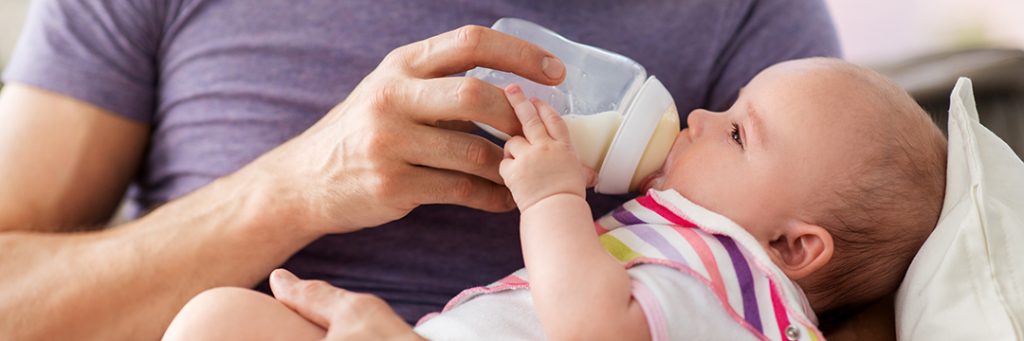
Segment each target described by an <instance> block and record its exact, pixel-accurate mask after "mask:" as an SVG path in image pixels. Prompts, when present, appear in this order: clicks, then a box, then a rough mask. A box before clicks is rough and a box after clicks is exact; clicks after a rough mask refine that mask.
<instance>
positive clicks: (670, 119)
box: [562, 106, 679, 190]
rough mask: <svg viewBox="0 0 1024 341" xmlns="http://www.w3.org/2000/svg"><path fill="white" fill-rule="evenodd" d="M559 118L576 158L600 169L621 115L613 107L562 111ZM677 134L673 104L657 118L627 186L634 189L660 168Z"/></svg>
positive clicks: (677, 125) (676, 117)
mask: <svg viewBox="0 0 1024 341" xmlns="http://www.w3.org/2000/svg"><path fill="white" fill-rule="evenodd" d="M562 119H564V120H565V124H566V126H568V127H569V137H570V139H571V140H572V145H573V147H574V148H575V149H576V154H577V155H579V158H580V161H581V162H582V163H583V164H584V165H586V166H587V167H590V168H592V169H594V170H595V171H596V170H598V169H600V168H601V165H602V164H603V163H604V157H605V154H607V152H608V146H609V145H610V144H611V142H612V139H613V138H614V137H615V133H616V132H617V130H618V129H619V126H620V125H621V124H622V115H621V114H619V113H618V112H616V111H605V112H601V113H597V114H591V115H576V114H572V115H565V116H562ZM678 134H679V113H678V112H677V111H676V108H675V107H674V106H673V107H671V108H669V110H667V111H665V113H664V114H662V116H661V119H660V121H658V125H657V127H656V128H655V129H654V134H653V135H652V136H651V139H650V141H649V142H648V144H647V149H645V150H644V153H643V156H641V157H640V163H639V164H638V165H637V168H636V173H634V174H633V178H632V180H631V181H630V185H629V188H630V190H637V189H638V188H637V187H639V185H640V182H641V181H643V180H644V179H645V178H647V176H649V175H651V174H653V173H654V172H656V171H658V169H661V165H662V164H663V163H665V159H666V158H668V152H669V150H670V149H671V148H672V143H673V142H675V139H676V135H678Z"/></svg>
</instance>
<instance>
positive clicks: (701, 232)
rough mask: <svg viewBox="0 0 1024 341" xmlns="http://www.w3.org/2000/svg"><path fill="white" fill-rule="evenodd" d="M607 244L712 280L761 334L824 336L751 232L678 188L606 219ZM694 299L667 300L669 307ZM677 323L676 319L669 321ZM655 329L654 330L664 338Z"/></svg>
mask: <svg viewBox="0 0 1024 341" xmlns="http://www.w3.org/2000/svg"><path fill="white" fill-rule="evenodd" d="M594 225H595V226H594V227H595V229H596V230H597V233H598V235H600V237H599V240H600V242H601V244H602V245H603V246H604V247H605V249H606V250H608V252H609V253H611V254H612V255H613V256H614V257H615V258H617V259H618V260H619V261H620V262H622V263H623V265H624V266H625V267H627V268H629V267H632V266H635V265H638V264H659V265H664V266H668V267H671V268H673V269H676V270H678V271H681V272H683V273H686V274H689V275H691V276H693V277H694V278H696V279H697V280H698V281H700V282H702V283H704V284H705V285H707V286H708V288H709V289H710V290H711V292H712V293H714V296H715V297H717V298H718V300H719V301H720V302H721V303H722V307H723V308H724V309H725V310H726V312H727V313H728V314H729V316H731V317H732V318H733V320H735V321H736V323H738V324H739V325H740V326H742V327H743V328H746V329H747V330H749V331H750V332H752V333H753V334H754V335H755V336H756V337H758V338H759V339H761V340H780V341H781V340H823V339H824V337H823V336H822V334H821V332H820V331H819V330H818V329H817V327H815V325H816V321H815V317H814V312H813V311H812V310H811V308H810V306H809V304H808V303H807V300H806V298H805V297H804V295H803V292H802V291H801V290H800V289H799V288H798V287H797V286H796V284H795V283H793V282H792V281H790V280H789V278H787V277H786V276H785V275H784V274H783V273H782V271H781V270H780V269H778V267H776V266H775V264H774V263H772V262H771V260H770V258H768V255H767V253H766V252H765V250H764V249H763V248H762V247H761V246H760V244H759V243H757V241H756V240H754V237H753V236H751V235H750V234H749V233H748V232H747V231H746V230H744V229H743V228H741V227H739V226H738V225H736V224H735V223H733V222H732V221H730V220H729V219H727V218H725V217H723V216H721V215H719V214H716V213H714V212H711V211H709V210H707V209H704V208H703V207H700V206H697V205H696V204H694V203H693V202H691V201H689V200H687V199H686V198H684V197H683V196H682V195H680V194H679V193H678V192H676V191H674V190H665V191H656V190H651V191H650V192H648V194H647V195H644V196H641V197H638V198H636V199H633V200H631V201H629V202H627V203H625V204H623V205H622V206H621V207H619V208H617V209H615V210H614V211H612V212H611V213H609V214H608V215H606V216H604V217H602V218H601V219H598V220H597V221H596V222H595V224H594ZM525 288H529V282H528V280H527V276H526V273H525V271H524V270H520V271H517V272H516V273H513V274H512V275H509V276H507V277H505V278H503V279H501V280H499V281H497V282H495V283H492V284H490V285H488V286H485V287H478V288H472V289H467V290H465V291H463V292H462V293H460V294H459V295H458V296H456V297H455V298H453V299H452V300H451V301H450V302H449V303H448V305H446V306H445V309H444V310H448V309H451V308H452V307H454V306H456V305H458V304H460V303H461V302H465V301H466V300H469V299H471V298H473V297H475V296H477V295H482V294H487V293H493V292H500V291H506V290H516V289H525ZM673 304H687V302H661V305H662V308H663V309H671V307H672V305H673ZM664 323H668V324H671V323H672V321H664ZM659 334H662V335H663V333H658V332H657V331H653V330H652V335H654V336H657V335H659Z"/></svg>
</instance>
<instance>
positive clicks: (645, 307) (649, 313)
mask: <svg viewBox="0 0 1024 341" xmlns="http://www.w3.org/2000/svg"><path fill="white" fill-rule="evenodd" d="M633 299H635V300H636V302H637V303H638V304H640V310H642V311H643V312H644V317H645V318H646V319H647V329H649V330H650V332H651V340H653V341H661V340H670V339H669V335H668V323H666V322H665V315H664V314H663V313H662V312H663V311H664V310H663V309H662V307H661V302H658V298H657V297H655V296H654V294H653V293H652V292H651V289H648V288H647V286H646V285H644V284H643V283H641V282H638V281H633Z"/></svg>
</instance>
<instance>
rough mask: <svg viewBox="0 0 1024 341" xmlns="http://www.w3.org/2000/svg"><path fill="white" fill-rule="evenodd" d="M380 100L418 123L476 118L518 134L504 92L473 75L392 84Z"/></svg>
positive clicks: (474, 119) (434, 123)
mask: <svg viewBox="0 0 1024 341" xmlns="http://www.w3.org/2000/svg"><path fill="white" fill-rule="evenodd" d="M390 86H391V87H392V89H391V90H386V91H383V95H381V96H380V97H386V96H390V97H393V98H379V99H378V101H383V102H388V103H389V104H388V105H389V106H392V108H387V109H391V110H395V111H398V112H402V113H405V114H407V115H409V117H411V118H412V119H414V120H416V121H417V122H420V123H423V124H429V125H435V126H438V125H440V124H441V122H446V121H476V122H480V123H484V124H487V125H489V126H492V127H494V128H495V129H498V130H501V131H503V132H505V133H508V134H509V135H518V134H519V133H520V132H521V130H520V128H519V119H518V118H516V115H515V112H513V110H512V105H511V104H509V102H508V99H506V98H505V94H504V92H503V91H502V90H501V88H498V87H496V86H494V85H491V84H490V83H487V82H484V81H482V80H479V79H476V78H472V77H446V78H433V79H427V80H412V81H406V82H399V83H395V84H392V85H390Z"/></svg>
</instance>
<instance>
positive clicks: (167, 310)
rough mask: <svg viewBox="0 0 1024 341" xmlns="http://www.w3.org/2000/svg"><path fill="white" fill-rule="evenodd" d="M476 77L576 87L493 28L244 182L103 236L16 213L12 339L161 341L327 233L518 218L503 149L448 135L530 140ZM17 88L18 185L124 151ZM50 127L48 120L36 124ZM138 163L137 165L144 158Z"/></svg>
mask: <svg viewBox="0 0 1024 341" xmlns="http://www.w3.org/2000/svg"><path fill="white" fill-rule="evenodd" d="M510 51H513V52H511V53H510ZM21 65H23V66H25V67H28V68H32V67H38V65H33V64H21ZM476 66H484V67H489V68H494V69H498V70H503V71H507V72H512V73H516V74H519V75H521V76H523V77H527V78H529V79H531V80H533V81H536V82H539V83H543V84H548V85H554V84H557V83H559V82H561V81H562V79H563V78H564V77H565V68H564V66H563V65H562V64H561V62H559V61H558V60H557V59H556V58H555V57H554V56H553V55H551V54H550V53H548V52H547V51H544V50H542V49H540V48H539V47H537V46H535V45H532V44H529V43H527V42H525V41H523V40H521V39H517V38H514V37H512V36H509V35H506V34H502V33H499V32H497V31H494V30H490V29H487V28H483V27H479V26H466V27H463V28H460V29H456V30H453V31H450V32H446V33H443V34H440V35H438V36H435V37H431V38H429V39H427V40H424V41H420V42H416V43H412V44H409V45H406V46H403V47H401V48H398V49H396V50H394V51H392V52H391V53H390V54H389V55H388V56H387V57H385V58H384V61H383V62H382V63H381V64H380V65H379V66H378V68H377V69H376V70H374V71H373V72H371V73H370V75H368V76H367V77H366V78H364V79H363V80H362V82H360V83H359V85H358V86H356V88H355V89H354V90H353V91H352V93H351V94H350V95H349V97H348V98H346V99H345V101H343V102H342V103H340V104H338V105H337V106H336V107H335V108H334V109H332V110H331V111H330V112H328V113H327V114H326V115H325V116H324V117H323V118H322V119H321V120H320V121H318V122H317V123H316V124H314V125H313V126H312V127H311V128H309V129H308V130H306V131H305V132H303V133H302V134H300V135H299V136H297V137H295V138H293V139H292V140H290V141H288V142H286V143H284V144H283V145H281V146H278V147H277V148H275V149H273V150H271V151H269V152H267V153H266V154H264V155H262V156H260V157H259V158H257V159H256V160H255V161H253V162H252V163H250V164H248V165H246V166H245V167H243V168H242V169H240V170H239V171H237V172H236V173H234V174H231V175H228V176H226V177H223V178H220V179H218V180H216V181H214V182H213V183H212V184H210V185H207V186H206V187H203V188H201V189H200V190H198V191H196V192H194V193H192V194H190V195H187V196H185V197H183V198H179V199H176V200H175V201H173V202H170V203H168V204H165V205H163V206H161V207H160V208H159V209H157V210H155V211H154V212H152V213H150V214H148V215H147V216H145V217H143V218H142V219H140V220H138V221H135V222H132V223H129V224H126V225H124V226H119V227H115V228H112V229H109V230H104V231H98V232H88V233H78V234H44V233H40V232H28V231H43V230H56V229H50V228H46V227H40V225H37V224H45V223H49V222H52V221H59V222H61V223H65V224H73V223H89V221H86V220H85V219H84V218H83V220H82V221H70V220H65V219H70V218H67V217H71V215H65V214H63V213H62V212H63V211H62V210H63V208H62V207H59V205H56V204H45V205H38V206H40V207H47V208H48V211H46V210H44V211H33V212H29V213H17V214H14V213H9V212H8V213H5V214H10V217H11V218H5V220H3V221H0V224H3V226H4V227H3V229H2V230H0V231H7V232H0V269H4V270H5V271H7V272H6V273H4V275H5V276H3V277H0V335H5V336H7V335H12V336H14V338H15V339H23V338H45V339H64V338H74V339H80V338H103V339H126V338H128V339H138V338H153V337H156V336H157V335H159V333H160V332H161V331H162V329H163V328H164V327H165V326H166V324H167V323H168V322H169V321H170V319H171V317H172V316H173V314H174V312H175V311H176V310H177V309H179V308H180V307H181V306H182V305H184V304H185V302H186V301H187V300H188V298H189V297H191V296H193V295H195V294H196V293H198V292H199V291H201V290H202V289H207V288H212V287H215V286H230V285H235V286H249V285H252V284H253V283H255V282H256V281H257V280H258V279H260V278H262V277H264V276H265V274H266V273H268V272H269V271H270V269H272V268H273V267H275V266H277V265H279V264H280V263H281V262H283V261H284V260H285V258H287V257H288V256H289V255H291V254H292V253H294V252H295V251H296V250H298V249H300V248H301V247H303V246H304V245H306V244H308V243H309V242H311V241H312V240H313V239H315V238H317V237H319V236H321V235H323V234H326V233H346V232H352V231H356V230H359V229H362V228H366V227H369V226H377V225H380V224H383V223H386V222H389V221H392V220H395V219H398V218H401V217H402V216H404V215H406V214H407V213H409V212H410V211H411V210H412V209H413V208H415V207H417V206H419V205H422V204H441V203H447V204H457V205H462V206H467V207H473V208H478V209H483V210H488V211H506V210H508V209H510V208H511V205H510V200H509V193H508V191H507V190H506V189H505V187H504V186H502V185H500V184H499V182H500V181H501V180H500V177H499V176H498V169H497V168H498V167H497V166H498V165H497V162H498V160H500V159H501V153H502V151H501V148H499V147H497V146H495V145H494V144H492V143H490V142H489V141H487V140H486V139H484V138H482V137H479V136H476V135H472V134H469V133H465V132H461V131H452V130H447V129H444V128H441V127H439V126H437V124H438V123H439V122H446V121H478V122H483V123H486V124H489V125H491V126H494V127H497V128H499V129H502V130H504V131H508V132H512V133H515V132H517V131H518V130H519V126H518V122H516V121H515V119H514V113H512V108H511V107H510V106H509V105H508V102H507V101H506V100H505V99H504V96H502V94H501V89H498V88H496V87H494V86H492V85H489V84H486V83H484V82H483V81H481V80H478V79H472V78H463V77H446V76H447V75H450V74H453V73H459V72H464V71H466V70H468V69H471V68H473V67H476ZM18 88H19V87H18V86H15V87H14V88H13V89H18ZM4 91H5V92H7V91H11V92H9V94H10V95H4V96H2V97H0V100H2V101H3V102H5V103H4V104H0V108H2V113H0V119H2V120H10V121H11V122H34V123H32V124H29V125H25V126H21V127H19V128H18V129H17V131H19V132H22V133H18V134H15V133H5V135H9V136H10V137H4V138H3V139H0V143H2V146H0V155H2V157H3V159H0V168H10V169H11V170H8V171H6V172H8V173H10V174H21V175H20V178H12V179H10V180H5V181H10V183H16V182H21V181H43V182H45V181H46V178H47V176H48V175H47V173H45V172H47V171H49V172H56V171H58V170H59V169H61V168H62V167H63V168H66V167H68V165H67V164H65V163H64V162H63V161H67V160H69V159H73V158H75V157H77V154H75V153H78V152H81V151H82V150H92V149H98V150H99V152H97V153H98V154H101V156H94V157H95V158H97V159H98V160H110V159H115V160H116V159H118V158H116V157H114V156H110V155H109V154H107V153H117V152H119V150H118V149H117V148H108V149H104V148H102V147H103V146H104V145H106V144H105V143H102V142H100V141H102V139H103V138H108V137H109V136H112V135H115V134H118V133H119V129H118V128H117V127H118V126H120V125H119V124H101V126H103V127H101V128H96V127H94V128H88V127H83V126H72V127H69V129H71V130H70V131H65V132H60V131H51V130H48V129H49V128H50V126H51V125H57V124H58V123H57V120H60V119H62V117H63V116H68V115H85V116H92V117H91V118H86V119H84V120H86V121H89V120H96V121H97V122H102V121H108V120H110V119H112V118H111V117H107V116H110V115H111V113H109V112H105V111H103V110H101V109H97V108H93V107H90V106H88V105H85V104H82V103H78V104H77V105H71V106H70V107H64V108H63V109H66V110H67V111H66V112H65V111H58V109H59V108H60V107H59V106H58V107H55V108H51V107H50V106H51V102H50V101H51V100H52V101H54V102H53V103H64V102H69V101H71V100H70V99H69V98H60V96H59V95H53V94H49V95H46V94H44V93H42V92H41V91H39V92H33V91H29V92H22V91H21V90H7V89H5V90H4ZM36 91H38V90H36ZM19 92H22V93H21V94H20V95H19V94H18V93H19ZM31 93H34V94H33V95H30V94H31ZM23 96H30V97H32V96H35V98H34V99H32V100H27V99H26V98H27V97H23ZM30 109H31V110H30ZM36 115H38V116H41V117H38V118H32V116H36ZM12 124H13V123H12ZM4 125H5V123H4V122H0V126H4ZM128 126H129V127H131V125H130V124H128ZM137 128H138V127H135V128H127V129H128V130H133V129H137ZM76 129H97V130H95V131H92V132H81V131H77V130H76ZM24 132H50V133H52V134H58V135H67V136H92V138H86V139H77V140H76V139H75V138H71V139H68V140H60V139H57V140H55V141H56V142H54V143H52V145H49V146H47V147H45V148H40V149H32V148H34V147H32V146H33V145H36V144H37V141H36V140H37V139H39V138H38V136H36V135H34V134H25V133H24ZM120 133H124V134H129V135H130V134H131V133H130V132H120ZM40 140H41V141H42V140H45V139H40ZM129 140H130V139H129ZM135 142H140V141H135ZM47 143H48V144H49V142H47ZM72 146H75V147H74V148H73V147H72ZM64 149H68V150H70V151H68V152H61V153H59V155H58V156H56V157H49V156H48V157H47V158H46V160H49V161H46V162H45V163H38V162H37V161H32V162H37V163H38V164H36V163H32V162H28V163H26V165H34V164H35V166H32V167H34V168H29V169H30V170H35V171H38V172H43V174H33V173H34V171H25V170H23V169H21V167H23V166H22V163H21V162H24V161H25V160H22V158H25V157H36V156H37V154H38V153H43V154H48V153H58V151H60V150H64ZM87 155H88V154H87ZM102 155H106V156H102ZM124 160H128V161H131V160H134V161H136V162H137V156H136V157H135V158H132V157H127V158H125V159H124ZM26 167H27V166H26ZM134 167H135V165H132V164H130V162H127V161H125V164H120V165H112V167H111V168H110V169H108V170H109V171H103V170H101V171H96V172H95V174H98V175H96V176H95V177H92V178H79V180H78V182H83V183H89V182H98V183H103V184H107V185H110V184H115V185H116V184H123V183H126V182H127V180H126V179H123V178H107V176H112V174H131V172H130V171H124V170H123V168H131V169H134ZM113 169H119V170H118V171H114V170H113ZM120 172H123V173H120ZM71 175H74V173H71ZM32 176H35V177H37V178H39V179H41V180H35V178H33V177H32ZM44 185H46V184H45V183H41V184H34V185H32V186H28V187H26V188H29V190H30V191H32V193H7V192H3V194H4V195H11V196H12V198H14V199H4V200H9V201H10V202H30V203H33V202H46V201H47V200H44V199H45V198H48V197H49V196H48V195H49V194H48V193H47V191H46V188H44V187H40V186H44ZM115 187H121V188H123V185H119V186H115ZM69 188H70V190H69V192H74V193H84V194H76V195H77V198H78V199H76V200H79V201H81V200H91V197H90V195H89V192H90V191H98V192H100V193H103V194H101V195H98V196H97V198H110V197H113V198H117V197H118V196H119V194H118V193H116V192H118V191H119V190H118V189H103V188H99V187H91V186H90V187H87V186H86V185H82V184H81V183H72V187H69ZM108 191H109V192H108ZM24 198H34V199H31V200H28V199H24ZM39 198H43V199H39ZM54 200H64V199H54ZM33 205H35V204H33ZM79 205H82V206H88V205H85V204H82V203H80V202H78V201H76V202H75V203H72V204H71V206H75V207H78V206H79ZM114 205H116V199H115V200H113V201H110V202H106V203H100V204H99V205H97V207H100V208H101V209H97V211H95V212H94V211H91V210H88V209H83V210H82V211H81V212H84V213H81V214H82V216H84V217H104V216H107V215H109V211H105V212H101V211H104V208H110V207H113V206H114ZM26 207H28V206H26ZM35 216H42V217H44V218H34V217H35ZM53 217H56V218H53ZM97 219H99V218H97ZM69 221H70V222H69ZM40 222H41V223H40ZM26 226H28V227H26Z"/></svg>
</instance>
